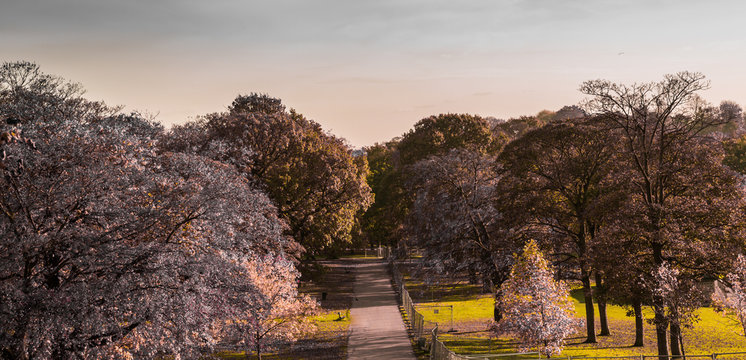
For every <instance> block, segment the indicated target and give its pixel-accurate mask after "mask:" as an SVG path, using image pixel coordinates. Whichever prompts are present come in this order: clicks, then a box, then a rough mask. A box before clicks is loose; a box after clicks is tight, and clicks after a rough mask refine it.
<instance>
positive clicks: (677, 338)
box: [651, 262, 703, 356]
mask: <svg viewBox="0 0 746 360" xmlns="http://www.w3.org/2000/svg"><path fill="white" fill-rule="evenodd" d="M682 275H683V274H682V273H681V272H680V271H679V270H677V269H674V268H672V267H671V266H670V265H669V264H668V263H667V262H664V263H663V264H662V265H661V266H659V267H658V268H657V269H656V270H655V271H654V272H653V276H652V278H653V280H654V281H653V284H652V285H653V286H654V288H653V289H652V291H651V292H652V294H653V298H656V297H661V298H663V299H664V300H665V302H666V310H667V314H668V321H669V323H670V327H671V331H670V333H669V335H670V338H671V339H670V340H671V353H673V354H681V355H682V356H686V352H685V351H684V338H683V337H682V335H681V329H682V328H683V327H686V326H691V325H692V324H693V323H694V322H696V321H697V320H698V317H697V315H696V314H695V313H694V312H695V311H696V310H697V309H698V308H699V307H700V306H702V301H701V300H702V299H703V296H702V294H701V291H700V290H699V289H698V288H697V287H696V284H695V282H694V281H692V279H691V278H689V277H686V276H682ZM674 349H675V350H676V351H674Z"/></svg>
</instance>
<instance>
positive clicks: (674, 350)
mask: <svg viewBox="0 0 746 360" xmlns="http://www.w3.org/2000/svg"><path fill="white" fill-rule="evenodd" d="M674 316H676V315H674ZM677 320H678V319H676V318H674V319H672V321H671V325H670V327H671V331H670V332H669V335H670V336H669V338H670V342H671V355H672V356H675V357H674V358H673V359H679V358H681V346H680V343H679V339H680V337H681V327H680V326H679V324H678V323H677V322H678V321H677Z"/></svg>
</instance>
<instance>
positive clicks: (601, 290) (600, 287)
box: [596, 271, 611, 336]
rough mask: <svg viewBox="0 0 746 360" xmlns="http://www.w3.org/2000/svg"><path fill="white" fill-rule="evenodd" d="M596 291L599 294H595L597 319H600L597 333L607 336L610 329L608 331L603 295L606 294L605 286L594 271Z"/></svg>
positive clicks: (609, 333) (598, 274) (599, 275)
mask: <svg viewBox="0 0 746 360" xmlns="http://www.w3.org/2000/svg"><path fill="white" fill-rule="evenodd" d="M596 292H597V293H598V294H600V295H599V296H596V303H597V304H598V319H599V320H600V321H601V332H600V333H599V334H598V335H599V336H609V335H611V331H609V321H608V319H607V318H606V297H605V296H604V295H605V294H606V287H605V286H604V283H603V278H602V277H601V274H600V273H599V272H598V271H596Z"/></svg>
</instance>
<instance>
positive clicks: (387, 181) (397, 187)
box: [360, 140, 405, 246]
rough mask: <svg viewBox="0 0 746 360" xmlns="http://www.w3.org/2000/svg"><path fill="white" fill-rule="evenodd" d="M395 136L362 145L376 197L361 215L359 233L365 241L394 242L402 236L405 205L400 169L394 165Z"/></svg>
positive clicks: (385, 243)
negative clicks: (383, 141)
mask: <svg viewBox="0 0 746 360" xmlns="http://www.w3.org/2000/svg"><path fill="white" fill-rule="evenodd" d="M396 144H397V141H396V140H392V141H390V142H387V143H385V144H375V145H373V146H370V147H367V148H365V149H364V151H365V156H366V158H367V159H368V167H369V169H370V171H369V173H368V177H367V179H366V180H367V182H368V186H370V188H371V192H372V193H373V195H374V197H375V201H373V203H372V204H371V205H370V207H369V208H368V209H367V210H366V211H365V213H364V214H363V215H362V217H361V219H360V222H361V226H362V233H363V234H364V236H365V237H366V239H367V242H368V244H370V245H374V244H382V245H389V246H396V242H397V240H398V239H399V238H400V236H401V231H402V220H401V219H403V218H404V216H405V214H404V209H403V208H402V207H401V206H400V205H401V202H400V199H402V198H404V194H403V192H404V187H403V183H402V173H401V172H400V171H398V169H397V168H396V167H395V166H394V153H395V152H396Z"/></svg>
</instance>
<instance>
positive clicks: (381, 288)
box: [347, 260, 415, 360]
mask: <svg viewBox="0 0 746 360" xmlns="http://www.w3.org/2000/svg"><path fill="white" fill-rule="evenodd" d="M355 270H356V271H355V299H353V301H352V309H351V310H350V317H351V319H352V326H351V329H352V334H351V335H350V342H349V345H348V347H347V358H348V359H351V360H352V359H391V360H399V359H406V360H414V359H415V357H414V352H412V345H411V343H410V342H409V337H408V336H407V330H406V329H405V328H404V322H403V321H402V318H401V314H399V307H398V305H397V303H396V295H395V294H394V289H393V288H392V287H391V276H390V275H389V273H388V271H386V264H385V263H384V262H382V261H380V260H375V261H370V260H368V261H365V262H362V263H359V264H357V265H356V267H355Z"/></svg>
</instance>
